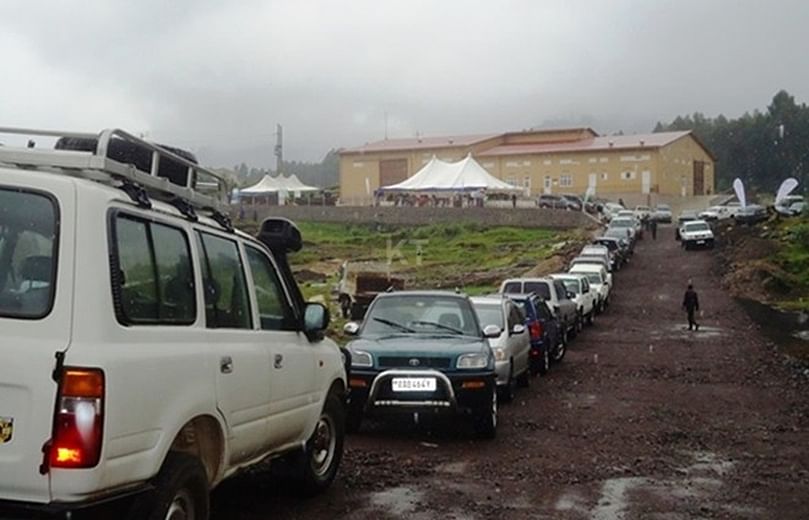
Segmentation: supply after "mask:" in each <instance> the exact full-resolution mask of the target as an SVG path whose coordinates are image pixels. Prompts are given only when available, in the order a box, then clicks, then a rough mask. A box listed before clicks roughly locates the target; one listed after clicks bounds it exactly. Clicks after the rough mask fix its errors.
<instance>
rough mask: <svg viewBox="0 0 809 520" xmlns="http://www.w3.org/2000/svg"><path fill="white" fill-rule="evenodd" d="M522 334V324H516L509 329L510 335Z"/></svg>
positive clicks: (523, 328)
mask: <svg viewBox="0 0 809 520" xmlns="http://www.w3.org/2000/svg"><path fill="white" fill-rule="evenodd" d="M523 332H525V325H523V324H522V323H517V324H516V325H514V326H513V327H512V328H511V333H512V334H522V333H523Z"/></svg>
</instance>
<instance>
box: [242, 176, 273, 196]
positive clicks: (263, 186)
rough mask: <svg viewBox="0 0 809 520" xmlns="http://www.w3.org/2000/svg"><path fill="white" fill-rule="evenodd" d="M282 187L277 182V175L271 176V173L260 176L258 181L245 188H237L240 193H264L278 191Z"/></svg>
mask: <svg viewBox="0 0 809 520" xmlns="http://www.w3.org/2000/svg"><path fill="white" fill-rule="evenodd" d="M282 189H284V188H283V187H282V186H281V185H280V184H279V182H278V178H277V177H272V176H271V175H265V176H264V177H262V178H261V180H260V181H258V182H257V183H255V184H253V185H252V186H248V187H247V188H243V189H241V190H239V194H240V195H264V194H267V193H277V192H278V191H280V190H282Z"/></svg>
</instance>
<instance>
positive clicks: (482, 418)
mask: <svg viewBox="0 0 809 520" xmlns="http://www.w3.org/2000/svg"><path fill="white" fill-rule="evenodd" d="M489 400H490V401H491V403H490V404H488V405H487V406H485V407H483V408H480V409H479V410H477V412H476V413H475V415H474V417H472V426H473V427H474V429H475V433H477V435H478V437H481V438H483V439H494V438H495V436H497V392H496V390H495V387H494V386H492V390H491V395H490V396H489Z"/></svg>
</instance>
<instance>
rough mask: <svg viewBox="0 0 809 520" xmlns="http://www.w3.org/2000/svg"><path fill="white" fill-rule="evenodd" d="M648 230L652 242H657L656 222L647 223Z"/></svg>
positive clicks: (653, 220)
mask: <svg viewBox="0 0 809 520" xmlns="http://www.w3.org/2000/svg"><path fill="white" fill-rule="evenodd" d="M649 229H651V230H652V240H657V220H655V219H652V220H651V222H649Z"/></svg>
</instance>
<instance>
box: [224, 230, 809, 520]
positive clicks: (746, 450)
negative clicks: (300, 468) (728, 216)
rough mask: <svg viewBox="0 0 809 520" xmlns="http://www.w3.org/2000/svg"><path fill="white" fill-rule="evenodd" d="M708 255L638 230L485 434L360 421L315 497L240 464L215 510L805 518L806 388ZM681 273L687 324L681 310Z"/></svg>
mask: <svg viewBox="0 0 809 520" xmlns="http://www.w3.org/2000/svg"><path fill="white" fill-rule="evenodd" d="M713 261H715V260H714V256H713V254H712V253H711V252H710V251H689V252H685V251H682V250H681V249H680V248H679V243H678V242H675V241H674V240H673V229H672V228H670V227H666V228H662V229H661V230H660V233H659V234H658V240H657V241H652V240H650V237H648V236H647V238H646V240H645V241H643V242H641V243H640V244H639V246H638V250H637V253H636V255H635V257H634V259H633V260H632V262H631V264H630V265H629V266H627V267H626V268H625V269H624V270H622V271H621V272H619V273H618V274H617V287H616V288H615V291H614V293H613V301H612V305H611V307H610V308H609V309H608V310H607V312H606V313H605V314H603V315H601V316H599V318H598V319H597V320H596V323H595V325H594V326H592V327H587V328H586V329H585V331H584V332H583V333H582V334H581V335H580V337H579V338H577V339H576V340H575V341H574V342H573V344H572V346H571V348H570V350H569V351H568V354H567V357H566V358H565V359H564V361H563V362H562V363H561V364H559V365H557V366H555V367H554V369H553V370H552V371H551V373H550V374H549V375H548V376H546V377H542V378H538V379H534V380H533V381H532V385H531V387H530V388H528V389H524V390H522V392H521V393H519V394H518V395H517V399H516V400H515V401H514V403H512V404H510V405H506V406H503V407H502V408H501V417H500V420H501V423H500V428H499V430H498V435H497V439H496V440H493V441H481V440H476V439H474V437H473V436H472V435H471V432H470V431H469V430H468V429H467V428H466V427H465V426H464V427H459V425H458V424H457V423H456V424H452V423H450V424H431V425H424V424H422V425H420V426H418V427H415V426H412V425H410V424H371V425H369V426H368V427H364V428H363V430H362V432H361V433H359V434H356V435H352V436H350V437H349V438H348V440H347V443H346V452H345V457H344V460H343V465H342V467H341V470H340V474H339V476H338V479H337V480H336V481H335V483H334V486H332V488H331V489H330V490H329V492H327V493H326V494H324V495H322V496H319V497H316V498H313V499H308V500H302V499H298V498H294V496H293V495H294V490H293V489H291V488H290V487H289V486H288V485H287V484H286V483H285V482H281V481H279V480H277V479H273V478H272V477H271V476H270V474H269V472H267V471H257V472H252V473H251V474H250V475H246V476H241V477H238V478H236V479H234V480H231V481H229V482H226V483H225V484H223V485H222V486H221V487H220V488H219V489H218V490H217V491H216V492H215V493H214V495H213V506H214V518H217V519H239V518H243V519H259V518H274V519H283V518H288V519H293V518H351V519H352V520H362V519H385V518H401V517H407V518H408V519H411V520H420V519H433V518H442V519H452V518H469V519H488V518H496V517H500V518H503V519H506V518H507V519H509V520H511V519H522V518H554V519H556V518H560V519H585V518H593V519H622V518H626V519H630V518H643V519H646V518H652V519H655V518H656V519H661V520H662V519H666V520H674V519H680V518H773V519H775V518H778V519H789V518H795V519H803V518H809V399H807V396H806V392H807V388H809V385H807V384H806V382H805V379H803V378H802V377H800V376H798V375H796V374H795V373H794V372H793V371H791V370H790V369H789V367H788V366H787V365H786V364H785V363H784V362H783V360H782V358H781V357H780V355H778V354H777V353H776V352H775V351H774V349H773V346H772V345H771V344H769V342H768V341H767V339H766V338H764V337H763V336H762V334H761V333H760V331H759V330H758V327H756V326H755V325H754V324H753V323H751V322H750V320H749V319H748V317H747V315H746V314H745V313H744V311H743V310H742V309H741V307H739V306H738V305H737V304H736V303H735V302H734V301H733V300H732V299H731V297H730V296H729V295H728V294H726V293H725V292H723V291H722V289H721V288H720V285H719V280H718V278H717V275H716V274H714V273H715V270H713V269H711V264H712V262H713ZM689 279H691V280H693V283H694V286H695V288H696V290H697V291H698V292H699V296H700V302H701V303H702V306H703V314H704V315H703V316H702V318H701V324H702V327H701V329H700V331H699V332H689V331H688V330H687V327H686V326H685V314H684V313H683V312H682V311H681V310H680V307H679V304H680V302H681V298H682V293H683V291H684V290H685V285H686V284H687V281H688V280H689Z"/></svg>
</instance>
